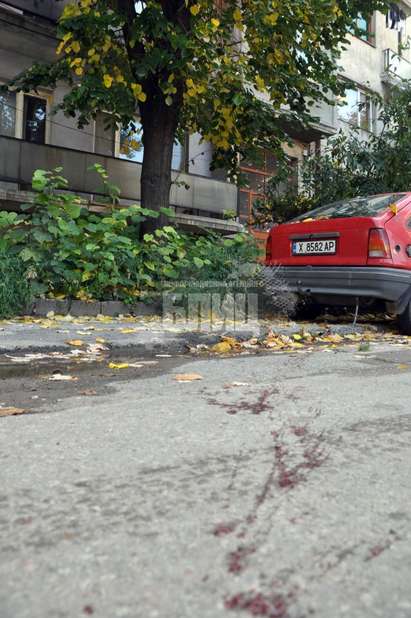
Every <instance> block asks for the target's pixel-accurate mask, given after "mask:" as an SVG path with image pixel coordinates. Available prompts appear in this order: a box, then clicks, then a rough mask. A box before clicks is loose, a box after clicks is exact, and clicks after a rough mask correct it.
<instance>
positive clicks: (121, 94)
mask: <svg viewBox="0 0 411 618" xmlns="http://www.w3.org/2000/svg"><path fill="white" fill-rule="evenodd" d="M384 4H385V3H384V0H374V1H370V0H289V1H288V2H284V1H283V0H241V1H239V0H140V1H138V2H135V1H134V0H73V2H71V3H69V4H68V5H67V6H66V7H65V9H64V11H63V14H62V17H61V19H60V22H59V37H60V43H59V46H58V49H57V59H56V61H55V62H54V63H53V64H52V65H49V66H45V65H39V64H36V65H34V66H33V67H32V68H31V69H30V70H29V71H27V72H26V73H25V74H24V75H22V76H19V77H18V78H17V79H16V80H15V81H14V82H13V86H14V87H19V88H23V89H25V90H29V89H33V88H36V87H38V86H40V85H49V86H50V85H51V86H55V85H56V83H57V81H58V80H61V79H63V80H65V81H67V82H68V83H69V84H70V85H71V89H70V92H69V93H68V94H67V95H66V96H65V98H64V100H63V102H62V105H61V106H62V108H63V109H64V111H65V112H66V113H67V114H69V115H71V116H74V115H77V117H78V121H79V124H80V125H84V124H86V123H88V122H89V121H90V120H91V119H92V118H93V117H95V115H96V113H97V112H98V111H109V112H110V113H111V114H112V118H113V121H115V122H118V123H119V124H121V125H123V126H128V125H129V123H130V122H131V121H133V119H134V118H135V117H136V114H138V115H139V116H140V117H141V122H142V126H143V143H144V148H145V152H144V162H143V175H142V197H143V201H144V199H146V202H147V205H150V206H154V204H153V202H152V200H151V201H150V204H148V201H149V200H148V195H149V191H151V193H152V194H153V195H154V196H157V199H160V202H161V203H159V204H158V205H157V207H160V206H166V205H167V204H166V203H165V202H164V195H162V194H160V193H157V188H156V185H157V184H160V185H161V186H163V184H164V183H166V184H167V183H168V190H169V186H170V180H171V178H170V168H171V155H172V144H173V140H174V138H175V136H176V135H177V136H178V135H181V134H182V133H183V132H184V131H190V132H191V133H195V132H198V133H199V134H200V135H201V136H202V137H203V138H204V139H205V140H207V141H209V142H211V143H212V145H213V147H214V159H213V166H219V167H224V168H226V169H229V170H230V171H231V172H232V173H233V174H235V173H236V172H237V168H238V162H239V159H240V158H241V157H246V158H257V157H258V153H259V152H260V151H261V149H262V148H269V149H271V150H273V149H277V150H278V149H279V147H280V144H281V142H282V141H283V140H284V137H285V135H284V132H283V131H282V130H281V129H280V127H283V128H284V126H287V124H286V123H287V122H293V121H295V120H296V119H299V120H300V121H303V122H307V121H308V119H309V117H310V105H312V104H313V102H314V101H317V100H319V99H327V98H328V97H329V96H330V94H331V93H333V92H339V91H340V88H341V86H340V85H339V84H338V79H337V76H336V63H337V60H338V55H339V51H340V50H341V47H342V46H343V45H344V43H345V42H346V41H347V33H348V31H350V30H351V31H353V30H354V29H355V20H356V17H357V15H358V13H359V12H362V13H363V14H364V15H365V14H369V13H370V12H371V11H372V10H373V9H375V8H382V7H383V6H384ZM284 121H286V123H284ZM159 142H160V145H161V150H160V149H159V148H158V143H159ZM155 159H156V160H155Z"/></svg>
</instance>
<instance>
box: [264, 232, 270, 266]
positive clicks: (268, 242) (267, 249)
mask: <svg viewBox="0 0 411 618" xmlns="http://www.w3.org/2000/svg"><path fill="white" fill-rule="evenodd" d="M265 260H266V262H271V235H270V236H268V238H267V242H266V245H265Z"/></svg>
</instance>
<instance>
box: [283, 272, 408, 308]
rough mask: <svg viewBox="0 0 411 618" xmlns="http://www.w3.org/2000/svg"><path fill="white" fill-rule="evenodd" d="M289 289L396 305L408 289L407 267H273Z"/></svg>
mask: <svg viewBox="0 0 411 618" xmlns="http://www.w3.org/2000/svg"><path fill="white" fill-rule="evenodd" d="M273 268H275V269H276V274H277V275H278V278H279V280H280V281H281V280H282V281H283V282H284V284H285V287H286V288H287V290H288V291H290V292H297V293H299V294H309V295H311V296H314V297H315V296H317V297H323V296H325V297H347V298H349V299H350V298H352V299H353V301H354V302H355V298H366V299H372V298H375V299H381V300H383V301H387V302H390V303H394V304H398V303H400V302H401V298H402V297H404V295H406V294H407V292H409V291H410V290H411V270H402V269H399V268H384V267H373V266H367V267H361V266H274V267H273Z"/></svg>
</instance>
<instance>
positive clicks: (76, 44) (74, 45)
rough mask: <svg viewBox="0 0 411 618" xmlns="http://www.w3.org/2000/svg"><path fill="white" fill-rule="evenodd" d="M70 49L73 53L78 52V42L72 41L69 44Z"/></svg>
mask: <svg viewBox="0 0 411 618" xmlns="http://www.w3.org/2000/svg"><path fill="white" fill-rule="evenodd" d="M71 49H72V50H73V52H74V53H75V54H78V53H79V51H80V43H79V42H78V41H73V42H72V44H71Z"/></svg>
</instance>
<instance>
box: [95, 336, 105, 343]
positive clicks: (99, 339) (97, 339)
mask: <svg viewBox="0 0 411 618" xmlns="http://www.w3.org/2000/svg"><path fill="white" fill-rule="evenodd" d="M96 343H106V340H105V339H103V337H97V338H96Z"/></svg>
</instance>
